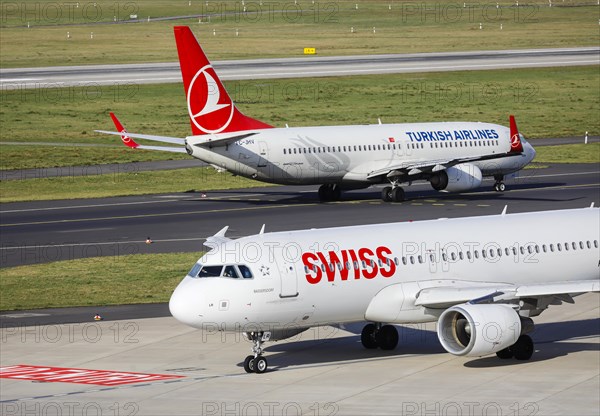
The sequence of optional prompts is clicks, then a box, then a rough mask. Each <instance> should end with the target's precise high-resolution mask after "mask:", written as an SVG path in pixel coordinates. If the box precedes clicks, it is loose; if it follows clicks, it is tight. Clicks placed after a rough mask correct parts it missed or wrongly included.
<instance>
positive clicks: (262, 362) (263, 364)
mask: <svg viewBox="0 0 600 416" xmlns="http://www.w3.org/2000/svg"><path fill="white" fill-rule="evenodd" d="M254 371H256V373H257V374H262V373H264V372H265V371H267V359H266V358H265V357H262V356H260V355H259V356H258V357H256V359H255V360H254Z"/></svg>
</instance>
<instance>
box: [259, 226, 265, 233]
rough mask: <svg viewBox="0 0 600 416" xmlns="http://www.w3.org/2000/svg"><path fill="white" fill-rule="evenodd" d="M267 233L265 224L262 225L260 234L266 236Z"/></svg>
mask: <svg viewBox="0 0 600 416" xmlns="http://www.w3.org/2000/svg"><path fill="white" fill-rule="evenodd" d="M264 233H265V224H263V225H262V227H260V232H259V233H258V234H259V235H260V234H264Z"/></svg>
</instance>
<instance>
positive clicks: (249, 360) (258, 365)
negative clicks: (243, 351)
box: [244, 332, 268, 374]
mask: <svg viewBox="0 0 600 416" xmlns="http://www.w3.org/2000/svg"><path fill="white" fill-rule="evenodd" d="M246 335H247V337H248V338H249V339H250V340H251V341H252V342H253V343H254V345H253V346H252V352H253V354H254V355H249V356H247V357H246V359H245V360H244V370H246V373H258V374H262V373H264V372H265V371H267V367H268V364H267V359H266V358H265V357H263V356H262V355H261V354H262V352H263V349H262V343H263V342H264V341H265V333H264V332H250V333H247V334H246ZM267 338H268V337H267Z"/></svg>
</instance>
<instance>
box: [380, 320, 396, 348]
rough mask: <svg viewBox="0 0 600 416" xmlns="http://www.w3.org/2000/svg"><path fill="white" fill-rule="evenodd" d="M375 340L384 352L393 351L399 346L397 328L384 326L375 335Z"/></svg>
mask: <svg viewBox="0 0 600 416" xmlns="http://www.w3.org/2000/svg"><path fill="white" fill-rule="evenodd" d="M375 339H376V340H377V345H378V346H379V348H381V349H382V350H393V349H394V348H396V346H397V345H398V330H397V329H396V327H395V326H392V325H384V326H382V327H381V329H380V330H379V331H378V332H377V334H376V335H375Z"/></svg>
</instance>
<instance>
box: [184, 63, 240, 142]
mask: <svg viewBox="0 0 600 416" xmlns="http://www.w3.org/2000/svg"><path fill="white" fill-rule="evenodd" d="M187 104H188V113H189V115H190V119H191V120H192V122H193V123H194V125H195V126H196V127H198V128H199V129H200V130H202V131H203V132H205V133H219V132H221V131H223V130H225V129H226V128H227V126H229V123H231V119H232V118H233V110H234V106H233V102H232V101H231V98H229V95H227V91H225V89H224V88H223V87H222V86H221V85H220V83H219V82H217V74H216V73H215V70H214V69H213V67H212V66H210V65H206V66H204V67H203V68H201V69H200V70H199V71H198V72H197V73H196V75H194V78H192V82H190V86H189V87H188V91H187Z"/></svg>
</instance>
